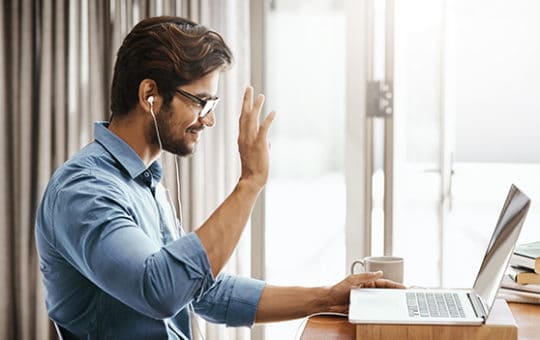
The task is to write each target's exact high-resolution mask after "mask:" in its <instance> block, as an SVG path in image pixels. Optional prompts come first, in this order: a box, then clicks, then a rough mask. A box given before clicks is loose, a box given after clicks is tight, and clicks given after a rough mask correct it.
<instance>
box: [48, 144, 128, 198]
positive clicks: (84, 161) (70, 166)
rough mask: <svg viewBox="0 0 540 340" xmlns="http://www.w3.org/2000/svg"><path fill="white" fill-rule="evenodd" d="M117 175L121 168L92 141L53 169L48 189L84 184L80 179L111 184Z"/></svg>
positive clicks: (119, 173) (119, 174)
mask: <svg viewBox="0 0 540 340" xmlns="http://www.w3.org/2000/svg"><path fill="white" fill-rule="evenodd" d="M118 176H121V169H120V167H119V165H118V163H117V162H116V160H115V159H114V158H113V157H112V156H111V155H110V154H109V153H108V152H107V151H106V150H105V149H104V148H103V147H101V145H100V144H99V143H96V142H92V143H90V144H88V145H86V146H85V147H83V148H82V149H81V150H79V151H78V152H77V153H75V154H74V155H73V156H72V157H70V158H69V159H68V160H67V161H66V162H65V163H64V164H62V165H61V166H59V167H58V168H57V169H56V170H55V171H54V173H53V175H52V177H51V179H50V181H49V188H48V189H49V190H52V191H56V190H55V189H59V188H65V187H66V186H70V185H74V184H78V185H81V184H84V181H83V182H82V183H81V180H87V181H92V180H99V181H101V182H103V183H110V184H113V183H115V182H116V181H115V178H117V177H118ZM49 190H48V191H49Z"/></svg>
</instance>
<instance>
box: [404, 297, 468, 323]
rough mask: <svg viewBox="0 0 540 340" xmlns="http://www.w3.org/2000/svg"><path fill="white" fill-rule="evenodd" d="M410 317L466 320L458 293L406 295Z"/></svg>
mask: <svg viewBox="0 0 540 340" xmlns="http://www.w3.org/2000/svg"><path fill="white" fill-rule="evenodd" d="M406 298H407V307H408V309H409V316H411V317H421V318H430V317H431V318H433V317H435V318H448V317H451V318H464V317H465V312H464V310H463V306H462V305H461V300H460V299H459V297H458V294H457V293H428V292H411V293H406Z"/></svg>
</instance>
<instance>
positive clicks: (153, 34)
mask: <svg viewBox="0 0 540 340" xmlns="http://www.w3.org/2000/svg"><path fill="white" fill-rule="evenodd" d="M232 60H233V56H232V52H231V50H230V49H229V47H228V46H227V44H225V41H224V40H223V38H222V37H221V36H220V35H219V34H218V33H217V32H214V31H212V30H210V29H208V28H206V27H205V26H202V25H199V24H197V23H195V22H193V21H190V20H187V19H184V18H179V17H169V16H162V17H154V18H149V19H145V20H142V21H141V22H139V23H138V24H137V25H136V26H135V27H134V28H133V29H132V30H131V32H130V33H129V34H128V35H127V36H126V38H125V39H124V41H123V43H122V46H120V49H119V50H118V53H117V56H116V63H115V65H114V75H113V80H112V86H111V113H112V114H113V115H123V114H126V113H127V112H129V111H130V110H131V109H132V108H133V107H134V106H135V105H136V104H137V100H138V91H139V84H140V83H141V81H142V80H144V79H152V80H154V81H155V82H156V83H157V86H158V92H159V94H160V95H161V96H162V97H163V98H164V103H163V104H164V105H165V106H167V105H168V104H169V103H170V101H171V100H172V98H173V96H174V93H175V88H177V87H178V86H180V85H184V84H188V83H190V82H192V81H194V80H197V79H200V78H202V77H203V76H205V75H207V74H208V73H211V72H213V71H215V70H218V69H220V70H225V69H226V68H228V67H229V66H230V65H231V63H232Z"/></svg>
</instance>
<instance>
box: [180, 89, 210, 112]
mask: <svg viewBox="0 0 540 340" xmlns="http://www.w3.org/2000/svg"><path fill="white" fill-rule="evenodd" d="M176 92H178V93H180V94H181V95H182V96H184V97H186V98H187V99H189V100H191V101H192V102H194V103H195V104H197V106H199V107H200V108H201V111H200V112H199V117H201V118H204V117H206V115H207V114H209V113H210V112H211V111H213V110H214V108H215V107H216V105H217V103H218V102H219V98H218V97H212V98H208V99H202V98H199V97H197V96H196V95H193V94H191V93H189V92H186V91H184V90H182V89H176Z"/></svg>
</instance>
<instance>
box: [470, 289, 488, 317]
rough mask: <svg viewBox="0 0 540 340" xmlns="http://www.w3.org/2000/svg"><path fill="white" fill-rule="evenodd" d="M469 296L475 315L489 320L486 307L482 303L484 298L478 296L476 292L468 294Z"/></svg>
mask: <svg viewBox="0 0 540 340" xmlns="http://www.w3.org/2000/svg"><path fill="white" fill-rule="evenodd" d="M467 296H468V297H469V300H470V301H471V305H472V306H473V309H474V313H475V314H476V316H479V317H481V318H483V319H484V320H486V318H487V310H486V308H485V307H484V304H483V303H482V298H481V297H480V296H479V295H478V294H476V293H475V292H474V291H472V292H469V293H467Z"/></svg>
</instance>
